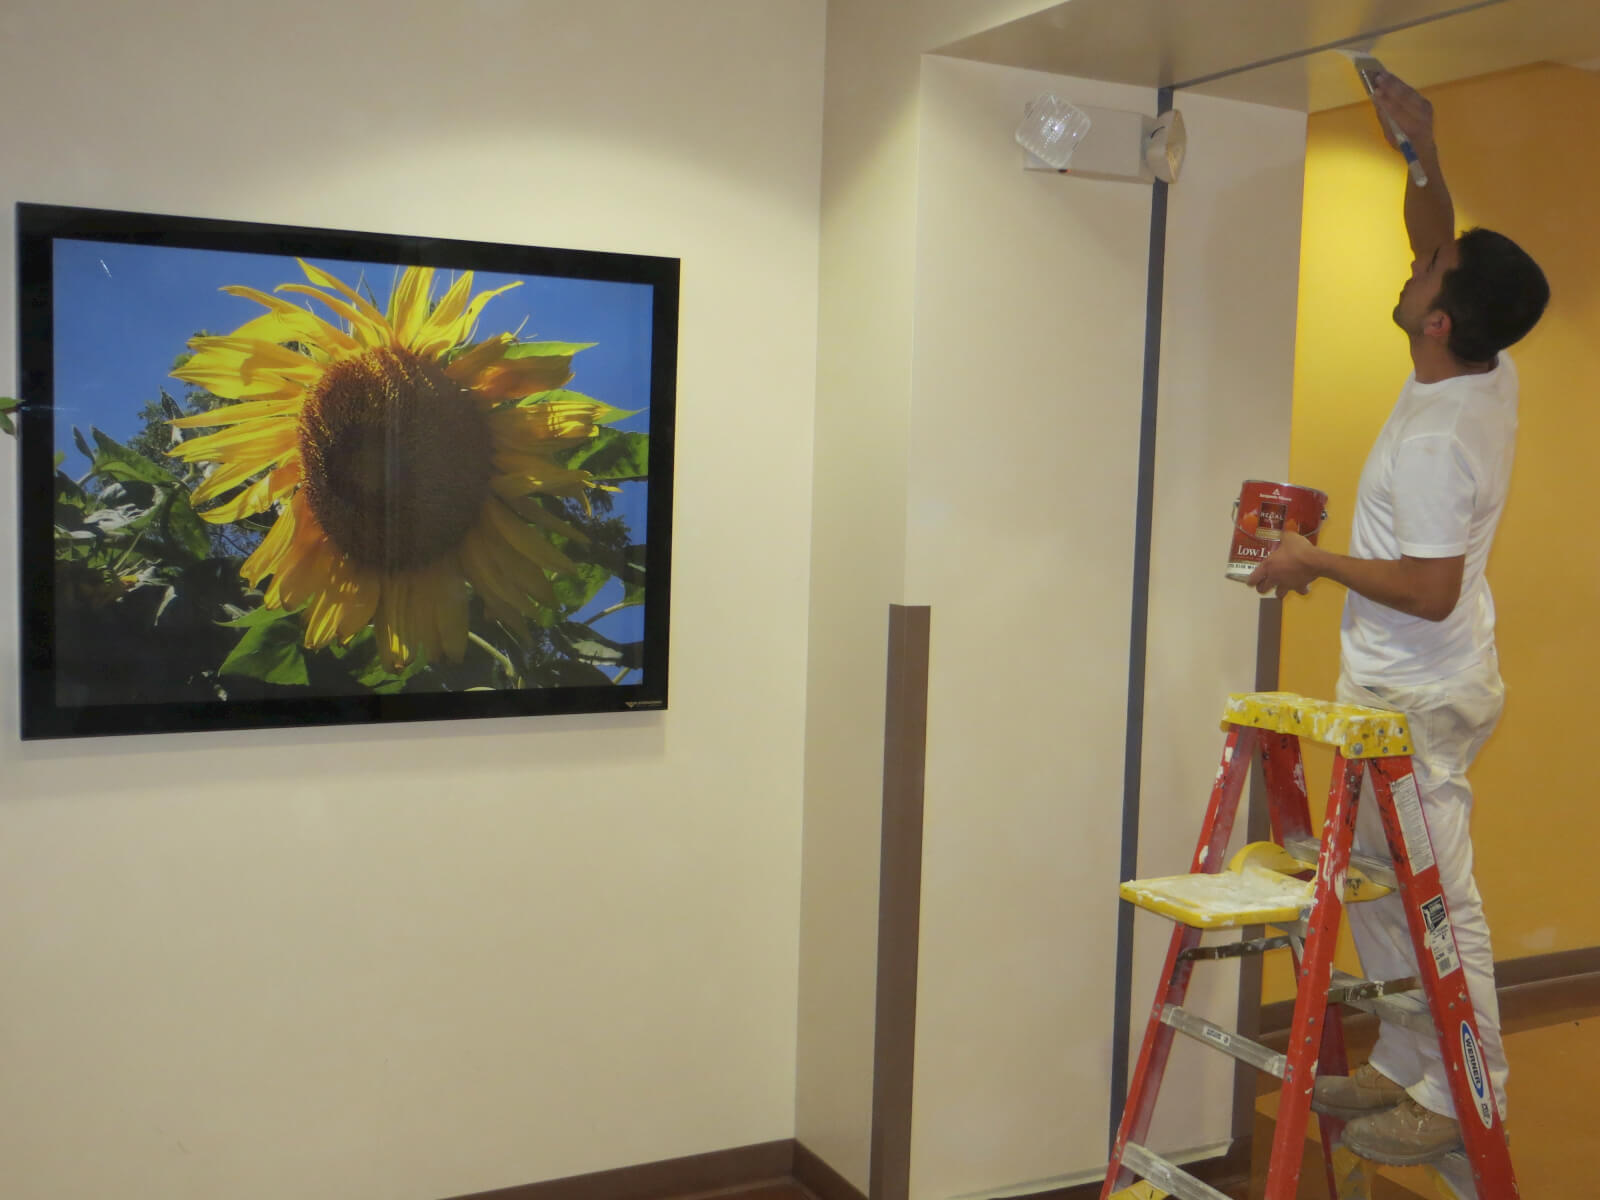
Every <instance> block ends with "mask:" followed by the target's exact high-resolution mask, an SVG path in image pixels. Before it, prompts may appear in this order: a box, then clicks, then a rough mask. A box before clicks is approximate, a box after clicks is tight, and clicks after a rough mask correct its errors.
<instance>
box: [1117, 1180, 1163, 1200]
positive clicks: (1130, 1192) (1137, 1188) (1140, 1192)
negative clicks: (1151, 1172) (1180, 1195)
mask: <svg viewBox="0 0 1600 1200" xmlns="http://www.w3.org/2000/svg"><path fill="white" fill-rule="evenodd" d="M1171 1194H1172V1193H1171V1192H1164V1191H1162V1190H1161V1189H1160V1188H1158V1187H1157V1186H1156V1185H1155V1184H1153V1183H1151V1182H1150V1181H1149V1180H1148V1179H1141V1180H1139V1182H1138V1183H1130V1184H1129V1185H1128V1186H1127V1187H1125V1188H1118V1189H1117V1190H1116V1191H1114V1192H1112V1193H1111V1200H1167V1197H1168V1196H1170V1195H1171Z"/></svg>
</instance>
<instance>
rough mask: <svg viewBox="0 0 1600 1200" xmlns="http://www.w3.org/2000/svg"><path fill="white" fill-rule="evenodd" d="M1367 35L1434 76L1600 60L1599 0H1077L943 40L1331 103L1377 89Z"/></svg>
mask: <svg viewBox="0 0 1600 1200" xmlns="http://www.w3.org/2000/svg"><path fill="white" fill-rule="evenodd" d="M1360 39H1365V40H1368V41H1371V42H1372V43H1373V44H1374V45H1375V53H1376V54H1377V55H1378V56H1379V57H1380V58H1381V59H1382V60H1383V62H1384V65H1385V66H1387V67H1388V68H1390V69H1391V70H1393V71H1394V72H1395V73H1396V74H1397V75H1400V76H1402V77H1403V78H1405V79H1407V80H1409V81H1410V82H1412V83H1414V84H1416V85H1417V86H1418V87H1428V86H1431V85H1434V84H1439V83H1446V82H1449V81H1451V80H1455V79H1468V78H1472V77H1474V76H1478V75H1486V74H1489V73H1491V72H1494V71H1503V70H1507V69H1509V68H1512V67H1519V66H1525V65H1527V64H1529V63H1536V62H1564V63H1571V64H1573V65H1575V66H1584V67H1587V68H1589V69H1591V70H1594V69H1600V3H1597V2H1596V0H1476V2H1474V0H1068V2H1067V3H1064V4H1058V5H1056V6H1055V7H1053V8H1048V9H1045V10H1044V11H1042V12H1038V13H1035V14H1033V15H1032V16H1028V17H1023V18H1021V19H1020V20H1016V21H1012V22H1010V23H1008V24H1005V25H1000V26H997V27H996V28H994V29H990V30H987V31H985V32H983V33H980V34H976V35H974V36H973V37H970V38H965V39H963V40H961V41H959V42H955V43H953V44H951V45H949V46H946V47H943V48H941V50H940V53H943V54H948V55H951V56H953V57H957V58H971V59H976V60H978V61H980V62H992V63H1001V64H1004V65H1007V66H1017V67H1029V68H1033V69H1036V70H1042V71H1051V72H1055V73H1057V74H1062V75H1076V76H1079V77H1081V78H1086V79H1105V80H1111V81H1114V82H1117V83H1131V84H1136V85H1139V86H1144V87H1180V88H1183V89H1185V90H1192V91H1196V92H1203V93H1205V94H1207V95H1212V96H1226V97H1230V98H1232V99H1236V100H1248V101H1252V102H1254V103H1257V104H1271V105H1274V106H1276V107H1279V108H1293V109H1299V110H1302V111H1306V112H1319V111H1321V110H1322V109H1326V108H1338V107H1340V106H1341V105H1345V104H1351V103H1355V102H1356V101H1359V100H1362V99H1363V98H1364V96H1363V93H1362V92H1361V89H1360V84H1359V83H1358V82H1357V80H1356V76H1355V72H1354V71H1353V70H1352V69H1351V67H1350V64H1349V62H1348V61H1347V60H1346V59H1345V58H1344V57H1343V56H1342V55H1339V54H1335V53H1332V52H1331V51H1330V47H1332V46H1334V45H1338V44H1342V43H1343V44H1349V43H1353V42H1355V41H1357V40H1360Z"/></svg>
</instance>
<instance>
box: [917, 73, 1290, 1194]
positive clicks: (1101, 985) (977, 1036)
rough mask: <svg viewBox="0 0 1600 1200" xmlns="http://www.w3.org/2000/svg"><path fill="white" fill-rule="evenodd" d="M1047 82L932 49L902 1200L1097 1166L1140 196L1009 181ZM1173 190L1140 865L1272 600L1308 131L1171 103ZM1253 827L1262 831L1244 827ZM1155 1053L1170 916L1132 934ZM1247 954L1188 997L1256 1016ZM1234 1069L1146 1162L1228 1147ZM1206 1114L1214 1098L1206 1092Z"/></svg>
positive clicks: (926, 129) (1129, 550) (1210, 766)
mask: <svg viewBox="0 0 1600 1200" xmlns="http://www.w3.org/2000/svg"><path fill="white" fill-rule="evenodd" d="M1046 90H1057V91H1060V92H1062V93H1063V94H1066V95H1069V96H1071V97H1073V98H1074V99H1077V100H1080V101H1081V102H1083V103H1087V104H1092V105H1096V106H1099V107H1105V108H1123V109H1133V110H1140V111H1146V112H1152V111H1154V103H1155V96H1154V94H1153V93H1151V92H1149V91H1145V90H1140V89H1132V88H1120V87H1115V86H1112V85H1107V84H1097V83H1093V82H1090V81H1085V80H1072V79H1062V78H1060V77H1052V76H1047V75H1040V74H1036V73H1032V72H1026V71H1020V70H1014V69H1008V68H1002V67H993V66H986V65H980V64H974V63H965V62H958V61H952V60H946V59H939V58H929V59H928V60H926V61H925V63H924V67H923V75H922V93H921V106H920V111H919V118H920V129H921V139H920V143H919V147H918V208H917V222H916V235H917V242H916V278H915V296H916V303H915V310H914V313H915V333H914V350H913V356H912V361H913V377H912V402H911V413H910V455H909V457H910V470H909V486H908V493H907V494H908V519H907V526H908V535H907V573H906V574H907V593H908V596H909V597H910V599H911V600H912V601H913V602H917V603H929V604H931V605H932V609H933V660H932V672H931V681H930V712H929V731H928V742H929V749H928V782H927V811H926V830H925V852H924V857H923V909H922V961H921V965H920V972H919V994H918V1011H917V1037H918V1043H917V1062H916V1067H917V1071H916V1107H915V1112H914V1137H913V1163H912V1196H913V1197H914V1198H916V1200H921V1198H923V1197H927V1198H929V1200H932V1198H935V1197H948V1196H954V1195H967V1194H977V1193H986V1192H987V1190H989V1189H994V1188H997V1187H1007V1186H1014V1185H1018V1184H1022V1183H1027V1182H1030V1181H1044V1180H1063V1179H1069V1178H1077V1177H1082V1176H1083V1175H1085V1174H1091V1173H1093V1172H1095V1171H1097V1170H1099V1169H1103V1167H1102V1164H1103V1163H1104V1161H1105V1152H1106V1122H1107V1117H1108V1101H1109V1097H1110V1065H1111V1064H1110V1056H1111V1045H1110V1041H1109V1038H1108V1036H1107V1034H1108V1032H1109V1030H1110V1027H1111V1021H1112V1015H1113V985H1114V980H1115V952H1116V924H1117V904H1118V900H1117V892H1116V885H1117V881H1118V875H1117V872H1118V855H1119V850H1120V841H1121V819H1122V788H1123V740H1124V723H1125V719H1126V704H1127V671H1128V636H1129V599H1130V596H1131V593H1132V569H1133V539H1134V518H1135V515H1136V514H1135V497H1136V480H1137V466H1138V450H1139V421H1140V398H1141V388H1142V383H1143V369H1142V363H1143V349H1144V333H1145V308H1146V292H1145V284H1146V266H1147V250H1148V239H1149V219H1150V204H1151V195H1152V193H1151V189H1150V188H1149V187H1148V186H1147V185H1142V184H1134V183H1116V182H1101V181H1094V180H1085V179H1074V178H1070V177H1068V178H1062V177H1059V176H1053V175H1049V174H1042V173H1026V172H1024V171H1022V170H1021V160H1020V154H1019V152H1018V151H1017V150H1016V149H1015V147H1014V145H1013V144H1012V143H1011V140H1010V136H1011V131H1012V129H1013V128H1014V126H1015V123H1016V120H1017V117H1018V114H1019V113H1020V112H1021V109H1022V106H1023V104H1024V103H1025V102H1026V101H1027V100H1028V99H1029V98H1031V97H1032V96H1034V95H1037V94H1038V93H1040V92H1042V91H1046ZM1179 105H1180V107H1181V108H1183V110H1184V112H1185V116H1186V118H1188V122H1189V125H1190V134H1191V145H1192V146H1193V147H1194V150H1193V157H1192V159H1191V161H1190V163H1189V164H1188V166H1187V167H1186V170H1185V174H1184V176H1183V178H1182V180H1181V181H1180V182H1179V184H1178V185H1177V186H1176V187H1174V188H1173V189H1171V192H1170V193H1169V200H1170V214H1169V226H1168V240H1167V264H1166V305H1165V325H1164V330H1165V336H1164V338H1163V348H1162V353H1163V362H1162V392H1161V397H1160V401H1161V402H1160V409H1159V412H1160V420H1159V425H1158V431H1157V434H1158V436H1157V461H1156V471H1157V474H1156V480H1157V484H1156V510H1155V529H1154V544H1153V559H1154V563H1153V571H1152V585H1151V586H1152V596H1151V610H1150V634H1149V639H1150V640H1149V645H1150V657H1149V665H1148V672H1147V683H1146V686H1147V695H1146V702H1145V703H1146V707H1145V714H1146V732H1147V737H1146V742H1145V767H1144V771H1145V778H1144V782H1143V825H1142V829H1141V850H1142V854H1141V863H1140V866H1141V869H1142V870H1144V871H1146V872H1147V873H1151V874H1171V873H1175V872H1178V871H1181V870H1183V869H1184V868H1185V867H1186V865H1187V862H1188V858H1189V856H1190V855H1191V854H1192V852H1193V846H1194V841H1195V837H1196V835H1197V834H1198V831H1199V823H1200V819H1201V816H1202V814H1203V812H1204V808H1205V804H1206V800H1207V797H1208V793H1209V788H1210V784H1211V780H1212V778H1213V776H1214V774H1215V771H1216V764H1217V756H1218V754H1219V752H1220V748H1221V736H1220V734H1219V733H1218V730H1217V723H1218V720H1219V718H1220V715H1221V705H1222V699H1223V697H1224V696H1225V694H1226V693H1227V692H1228V691H1229V690H1247V689H1248V688H1249V687H1250V686H1251V682H1252V679H1253V675H1254V665H1255V664H1254V652H1255V632H1256V613H1257V602H1256V601H1255V599H1254V598H1253V597H1251V596H1250V595H1249V594H1248V593H1246V592H1244V591H1243V590H1242V589H1240V588H1238V586H1237V585H1234V584H1230V583H1228V582H1227V581H1226V580H1225V579H1223V577H1222V571H1221V567H1222V563H1223V560H1224V558H1225V557H1226V547H1227V531H1228V510H1229V502H1230V500H1231V498H1232V496H1233V495H1236V494H1237V491H1238V484H1239V480H1241V479H1242V478H1245V477H1246V476H1248V475H1250V474H1268V475H1272V476H1274V477H1276V476H1278V475H1280V474H1281V473H1282V472H1283V470H1284V469H1285V464H1286V459H1287V452H1288V423H1289V411H1288V405H1287V399H1288V396H1289V393H1290V389H1291V384H1292V371H1293V344H1294V306H1293V299H1294V295H1295V279H1296V267H1297V261H1298V245H1299V210H1300V203H1299V202H1300V175H1301V161H1302V154H1303V147H1304V127H1305V122H1304V117H1303V116H1301V115H1299V114H1294V113H1285V112H1281V111H1278V110H1272V109H1264V108H1261V107H1259V106H1254V105H1246V104H1239V103H1234V102H1229V101H1220V100H1213V99H1209V98H1206V97H1180V98H1179ZM1241 833H1242V827H1241ZM1138 930H1139V933H1140V935H1141V936H1140V940H1139V943H1138V952H1139V953H1138V970H1137V971H1136V980H1135V985H1134V993H1133V999H1134V1012H1135V1021H1136V1026H1137V1027H1136V1029H1135V1034H1134V1043H1135V1048H1136V1047H1137V1041H1138V1038H1139V1037H1140V1036H1141V1035H1142V1032H1143V1029H1142V1022H1141V1021H1140V1014H1142V1013H1144V1012H1147V1011H1148V1008H1147V1006H1148V1004H1149V1001H1150V998H1151V996H1152V995H1153V989H1154V986H1155V980H1154V970H1155V968H1156V967H1157V966H1159V963H1160V961H1161V958H1162V957H1163V956H1164V953H1165V949H1166V942H1167V938H1168V936H1169V935H1170V932H1171V925H1170V924H1169V923H1166V922H1162V921H1157V920H1153V919H1152V920H1150V921H1148V922H1147V921H1144V920H1142V919H1141V920H1140V922H1139V925H1138ZM1236 997H1237V969H1236V967H1231V966H1224V967H1218V968H1216V969H1214V970H1213V971H1211V972H1207V973H1204V974H1203V975H1202V978H1201V980H1200V981H1199V984H1198V986H1197V988H1196V990H1195V1000H1196V1002H1197V1006H1198V1007H1199V1008H1201V1009H1202V1011H1206V1012H1208V1013H1212V1014H1214V1015H1216V1016H1217V1017H1218V1018H1219V1019H1221V1020H1223V1021H1225V1022H1226V1023H1228V1024H1230V1025H1231V1024H1232V1023H1233V1021H1234V1017H1235V1013H1234V1011H1233V1010H1234V1004H1235V1002H1236ZM1232 1076H1233V1070H1232V1062H1231V1060H1228V1059H1225V1058H1222V1057H1220V1056H1216V1055H1206V1054H1204V1053H1203V1052H1199V1051H1195V1052H1192V1053H1191V1052H1190V1051H1189V1049H1188V1048H1187V1047H1183V1048H1180V1050H1179V1051H1178V1052H1177V1054H1176V1055H1175V1059H1174V1066H1173V1068H1172V1075H1171V1076H1169V1078H1170V1079H1171V1087H1170V1088H1169V1090H1168V1091H1167V1093H1166V1094H1167V1095H1168V1096H1169V1097H1170V1096H1173V1095H1181V1096H1182V1097H1184V1098H1185V1102H1184V1103H1174V1102H1172V1101H1171V1100H1170V1099H1169V1100H1168V1101H1167V1102H1166V1103H1165V1104H1164V1105H1163V1106H1162V1107H1161V1109H1160V1110H1159V1114H1158V1121H1157V1124H1156V1126H1155V1129H1154V1131H1153V1133H1152V1135H1151V1141H1152V1142H1153V1143H1154V1144H1155V1145H1157V1146H1159V1147H1161V1148H1163V1149H1172V1150H1182V1149H1189V1148H1196V1147H1202V1146H1207V1145H1214V1144H1216V1143H1218V1142H1225V1141H1226V1140H1227V1139H1228V1137H1229V1117H1230V1101H1231V1083H1232ZM1197 1100H1198V1103H1196V1101H1197Z"/></svg>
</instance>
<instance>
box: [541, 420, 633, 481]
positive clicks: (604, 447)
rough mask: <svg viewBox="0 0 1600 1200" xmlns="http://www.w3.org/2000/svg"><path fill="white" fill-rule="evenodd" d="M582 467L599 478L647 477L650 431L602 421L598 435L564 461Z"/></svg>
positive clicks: (572, 465) (569, 464)
mask: <svg viewBox="0 0 1600 1200" xmlns="http://www.w3.org/2000/svg"><path fill="white" fill-rule="evenodd" d="M562 465H563V466H566V467H569V468H571V469H572V470H577V469H579V468H580V467H581V468H582V469H583V470H585V471H588V472H589V473H590V474H591V475H593V476H594V477H595V478H596V479H645V478H648V477H649V475H650V435H649V434H648V433H629V432H624V431H623V430H620V429H612V428H611V427H610V426H608V425H602V426H601V427H600V428H599V429H598V430H596V431H595V436H594V437H592V438H590V439H589V440H588V441H587V442H585V443H584V444H583V445H581V446H579V447H578V448H577V449H575V450H573V451H571V452H570V453H569V454H568V455H567V458H566V461H565V462H564V463H563V464H562Z"/></svg>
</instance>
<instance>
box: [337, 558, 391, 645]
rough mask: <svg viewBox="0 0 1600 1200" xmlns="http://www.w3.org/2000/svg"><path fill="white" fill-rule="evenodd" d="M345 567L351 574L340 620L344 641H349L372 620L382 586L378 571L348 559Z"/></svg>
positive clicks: (341, 637)
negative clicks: (360, 565)
mask: <svg viewBox="0 0 1600 1200" xmlns="http://www.w3.org/2000/svg"><path fill="white" fill-rule="evenodd" d="M345 569H346V571H348V572H349V574H348V577H347V580H346V583H345V588H344V595H345V604H344V612H343V615H342V616H341V617H340V620H339V640H340V641H342V642H348V641H349V640H350V639H351V638H353V637H355V636H356V634H358V633H360V632H361V631H362V630H363V629H365V628H366V627H367V626H368V625H369V624H370V623H371V622H372V615H373V614H374V613H375V612H377V611H378V596H379V593H380V588H381V585H380V584H379V582H378V575H377V573H376V572H374V571H372V570H369V569H368V568H366V567H358V566H356V565H355V564H354V563H351V562H348V561H347V562H346V563H345Z"/></svg>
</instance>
